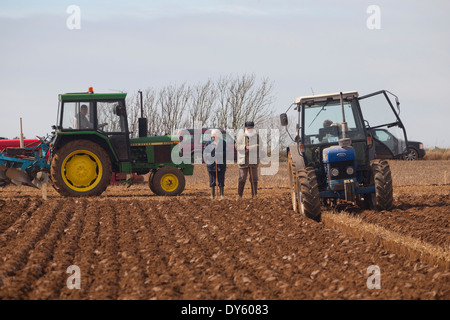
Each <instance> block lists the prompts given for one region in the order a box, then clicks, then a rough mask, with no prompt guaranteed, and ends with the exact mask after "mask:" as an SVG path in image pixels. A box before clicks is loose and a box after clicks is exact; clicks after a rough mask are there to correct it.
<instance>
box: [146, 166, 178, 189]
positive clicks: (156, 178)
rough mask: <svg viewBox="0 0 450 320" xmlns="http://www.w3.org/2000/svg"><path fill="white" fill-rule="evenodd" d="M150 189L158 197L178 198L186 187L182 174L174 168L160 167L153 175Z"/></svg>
mask: <svg viewBox="0 0 450 320" xmlns="http://www.w3.org/2000/svg"><path fill="white" fill-rule="evenodd" d="M150 183H151V186H150V189H151V190H152V191H153V192H154V193H155V194H156V195H158V196H178V195H180V194H181V193H182V192H183V190H184V187H185V185H186V179H185V178H184V174H183V172H181V170H180V169H177V168H175V167H170V166H167V167H162V168H161V169H158V170H157V171H156V172H155V173H154V174H153V179H152V180H151V182H150Z"/></svg>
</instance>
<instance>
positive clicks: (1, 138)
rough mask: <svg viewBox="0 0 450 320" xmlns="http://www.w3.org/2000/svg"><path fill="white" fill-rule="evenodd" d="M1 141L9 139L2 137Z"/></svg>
mask: <svg viewBox="0 0 450 320" xmlns="http://www.w3.org/2000/svg"><path fill="white" fill-rule="evenodd" d="M0 140H8V138H3V137H0Z"/></svg>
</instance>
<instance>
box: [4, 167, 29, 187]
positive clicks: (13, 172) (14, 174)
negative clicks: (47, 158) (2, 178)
mask: <svg viewBox="0 0 450 320" xmlns="http://www.w3.org/2000/svg"><path fill="white" fill-rule="evenodd" d="M6 176H7V177H8V178H9V179H10V180H11V182H12V183H14V184H15V185H17V186H21V185H24V186H29V187H33V188H37V187H36V186H35V185H34V184H33V183H32V182H31V180H30V177H29V176H28V175H27V174H26V173H25V172H22V171H20V170H17V169H15V168H8V170H6Z"/></svg>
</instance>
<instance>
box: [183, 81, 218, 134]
mask: <svg viewBox="0 0 450 320" xmlns="http://www.w3.org/2000/svg"><path fill="white" fill-rule="evenodd" d="M216 97H217V91H216V88H215V86H214V82H212V81H211V80H208V81H207V82H206V83H204V84H197V85H196V86H194V87H193V88H192V90H191V107H190V108H189V122H190V125H192V126H193V125H194V122H195V121H199V122H201V123H202V124H203V125H205V126H208V125H209V124H210V119H211V117H212V115H213V113H214V109H215V104H216Z"/></svg>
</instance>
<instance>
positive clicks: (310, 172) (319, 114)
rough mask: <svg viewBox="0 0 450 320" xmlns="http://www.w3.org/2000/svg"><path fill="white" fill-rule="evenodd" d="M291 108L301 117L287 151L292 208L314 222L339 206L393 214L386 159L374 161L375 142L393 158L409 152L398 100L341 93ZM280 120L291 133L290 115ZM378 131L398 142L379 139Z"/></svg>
mask: <svg viewBox="0 0 450 320" xmlns="http://www.w3.org/2000/svg"><path fill="white" fill-rule="evenodd" d="M392 97H393V98H394V100H395V102H396V106H394V104H393V103H392V100H391V99H392ZM292 106H295V108H294V109H295V110H296V111H297V112H298V115H297V116H298V117H297V119H298V120H297V125H296V136H295V139H293V140H294V143H293V144H291V145H290V146H289V147H288V148H287V158H288V169H289V181H290V187H291V195H292V206H293V209H294V210H295V211H296V212H300V213H301V214H303V215H305V216H306V217H308V218H311V219H313V220H316V221H320V220H321V206H322V205H333V204H336V203H338V202H349V203H353V204H356V205H358V206H360V207H362V208H371V209H375V210H380V211H381V210H391V209H392V207H393V186H392V177H391V170H390V168H389V164H388V162H387V161H386V160H379V159H376V148H375V142H377V144H379V143H383V145H384V146H385V147H386V148H387V149H388V150H390V152H391V153H392V154H393V155H394V156H399V155H402V154H404V153H405V152H407V145H408V143H407V138H406V131H405V128H404V126H403V123H402V122H401V120H400V117H399V112H400V103H399V101H398V98H397V96H395V95H394V94H392V93H390V92H389V91H386V90H382V91H378V92H374V93H371V94H369V95H365V96H361V97H360V96H359V94H358V92H356V91H351V92H344V93H342V92H340V93H332V94H323V95H313V96H306V97H300V98H298V99H296V101H295V103H293V104H292V105H291V107H292ZM289 109H290V108H289ZM289 109H288V110H289ZM280 119H281V124H282V125H283V126H286V128H287V127H288V116H287V113H283V114H281V116H280ZM369 121H370V122H369ZM375 129H385V130H387V131H389V132H390V133H391V134H392V136H393V137H395V139H392V140H391V141H381V140H378V137H377V136H375V135H374V134H373V132H375V131H376V130H375ZM288 132H289V131H288Z"/></svg>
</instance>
